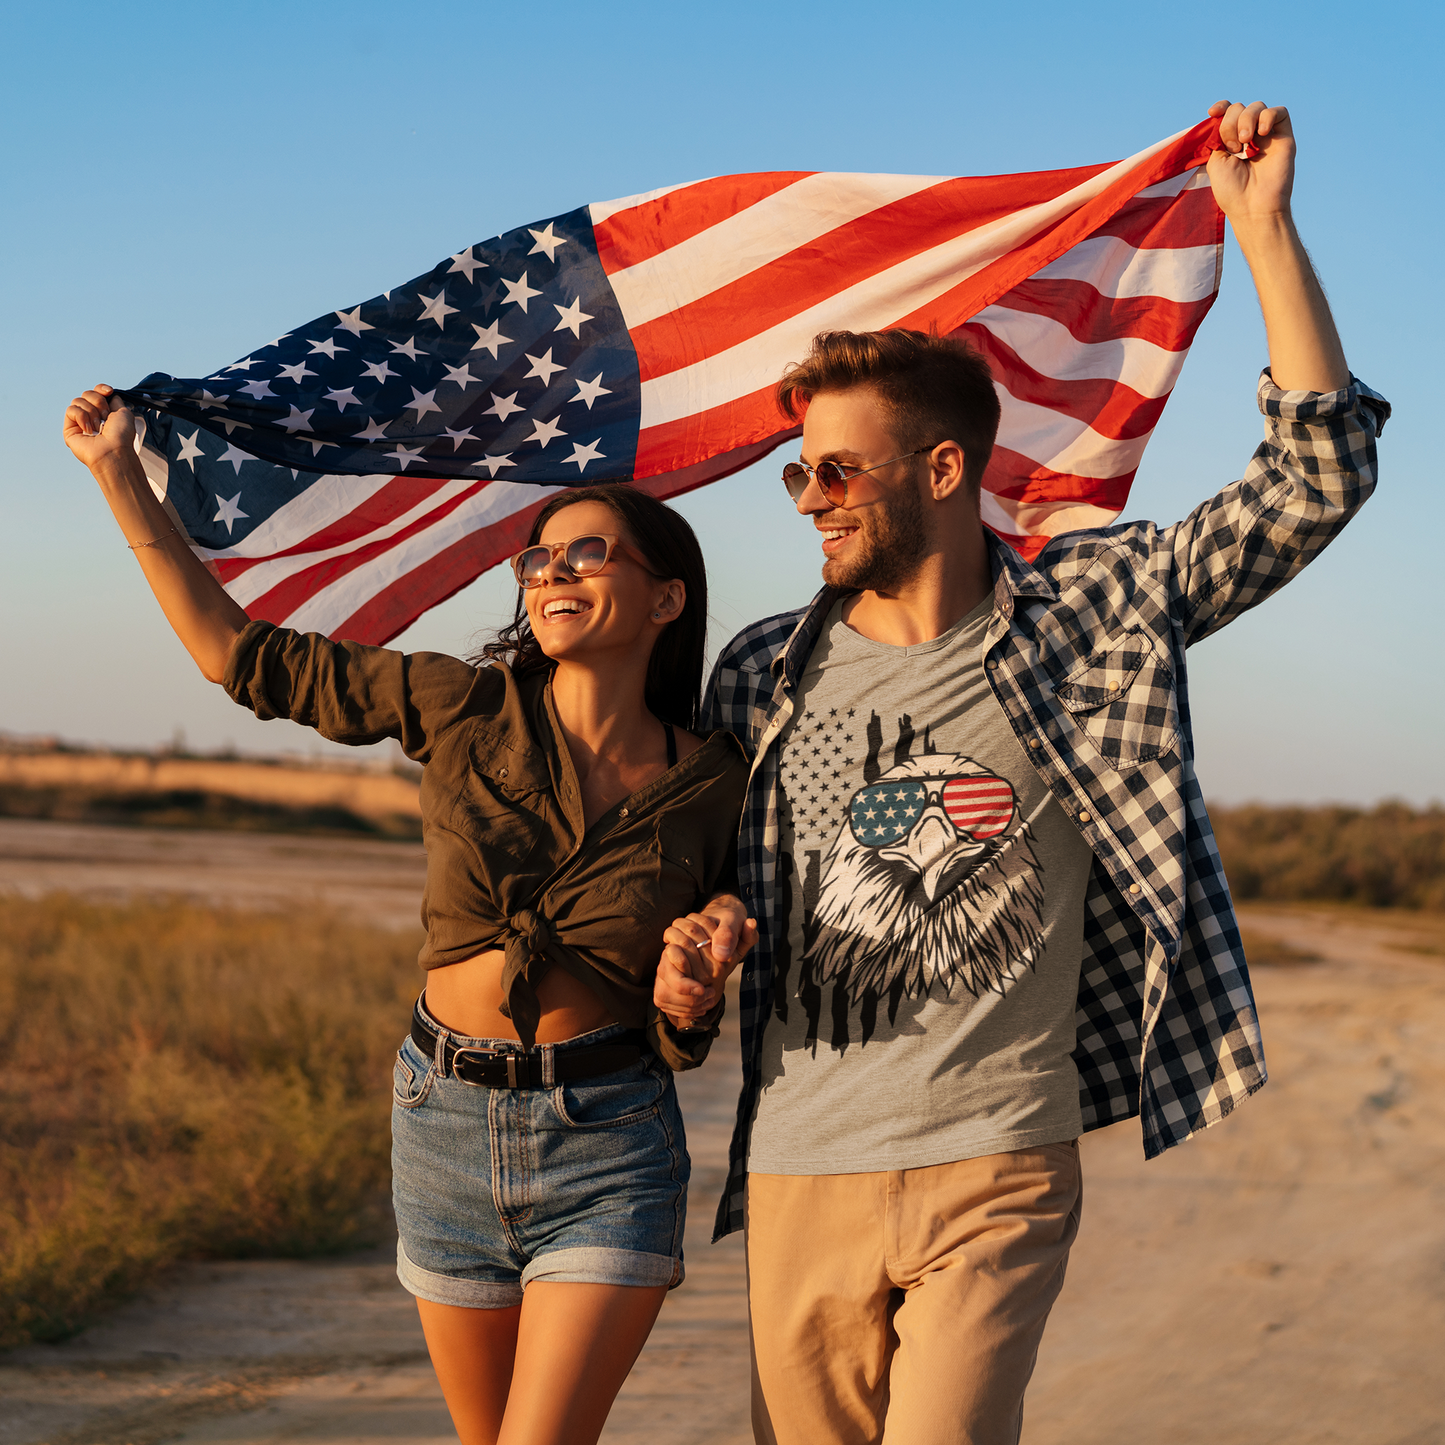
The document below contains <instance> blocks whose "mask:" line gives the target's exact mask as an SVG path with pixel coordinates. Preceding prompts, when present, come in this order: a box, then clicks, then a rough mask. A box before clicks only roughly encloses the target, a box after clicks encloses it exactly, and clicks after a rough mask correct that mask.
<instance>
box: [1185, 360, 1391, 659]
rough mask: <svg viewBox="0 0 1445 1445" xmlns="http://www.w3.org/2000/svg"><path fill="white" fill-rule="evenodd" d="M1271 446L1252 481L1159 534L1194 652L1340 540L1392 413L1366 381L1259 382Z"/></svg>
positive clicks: (1262, 449) (1363, 493)
mask: <svg viewBox="0 0 1445 1445" xmlns="http://www.w3.org/2000/svg"><path fill="white" fill-rule="evenodd" d="M1259 409H1260V411H1261V412H1262V413H1263V414H1264V418H1265V427H1264V433H1265V434H1264V440H1263V442H1261V443H1260V445H1259V447H1258V449H1257V450H1256V451H1255V454H1254V456H1253V458H1252V459H1251V460H1250V464H1249V467H1248V468H1247V469H1246V471H1245V474H1244V476H1243V477H1242V478H1241V479H1240V480H1239V481H1237V482H1235V483H1234V484H1233V485H1231V486H1228V487H1226V488H1225V489H1224V490H1223V491H1221V492H1220V493H1218V495H1216V496H1214V497H1211V498H1210V499H1209V501H1207V502H1205V503H1204V504H1203V505H1202V506H1199V507H1196V508H1195V509H1194V511H1193V512H1191V513H1190V514H1189V516H1187V517H1186V518H1185V519H1184V520H1183V521H1182V522H1179V523H1177V524H1176V525H1175V526H1173V527H1169V528H1166V529H1165V530H1164V531H1162V532H1161V533H1160V534H1159V542H1160V544H1161V545H1160V553H1161V555H1162V556H1164V557H1166V558H1168V560H1169V565H1170V571H1171V573H1172V578H1171V591H1172V592H1173V595H1174V607H1175V611H1176V615H1177V616H1178V618H1179V621H1180V623H1181V625H1182V629H1183V634H1184V638H1185V641H1186V642H1190V643H1192V642H1197V641H1199V639H1200V638H1202V637H1207V636H1208V635H1209V634H1210V633H1212V632H1216V631H1218V629H1219V628H1221V627H1223V626H1224V625H1225V624H1226V623H1229V622H1232V621H1233V620H1234V619H1235V618H1236V617H1238V616H1239V615H1240V614H1241V613H1243V612H1247V611H1248V610H1249V609H1250V608H1251V607H1254V606H1256V605H1257V604H1258V603H1260V602H1262V601H1263V600H1264V599H1265V598H1266V597H1268V596H1269V595H1270V594H1271V593H1272V592H1274V591H1276V590H1277V589H1278V588H1280V587H1282V586H1283V585H1284V584H1285V583H1286V582H1288V581H1289V580H1290V578H1292V577H1294V576H1295V575H1296V574H1297V573H1298V572H1299V571H1300V570H1301V569H1302V568H1303V567H1305V566H1306V565H1307V564H1308V563H1309V562H1311V561H1313V560H1314V558H1315V557H1317V556H1318V555H1319V554H1320V552H1322V551H1323V550H1324V548H1325V547H1326V546H1328V545H1329V543H1330V542H1331V541H1333V540H1334V538H1335V537H1337V536H1338V535H1339V533H1340V531H1341V529H1342V528H1343V527H1344V526H1345V524H1346V523H1347V522H1348V521H1349V520H1350V518H1351V517H1353V516H1354V515H1355V513H1356V512H1357V511H1358V510H1359V509H1360V507H1361V506H1362V505H1363V504H1364V503H1365V501H1366V500H1367V499H1368V498H1369V496H1370V494H1371V492H1373V491H1374V488H1375V476H1376V456H1375V439H1376V437H1378V436H1379V434H1380V431H1381V430H1382V428H1383V427H1384V425H1385V421H1386V419H1387V418H1388V417H1389V415H1390V404H1389V402H1387V401H1386V400H1385V398H1384V397H1382V396H1381V395H1380V394H1379V393H1378V392H1376V391H1372V390H1371V389H1370V388H1369V387H1368V386H1366V385H1365V384H1364V383H1363V382H1362V381H1360V380H1358V379H1357V378H1355V377H1351V378H1350V384H1349V385H1348V386H1346V387H1342V388H1341V389H1340V390H1339V391H1329V392H1313V391H1284V390H1282V389H1281V388H1280V387H1278V386H1276V385H1275V384H1274V379H1273V377H1272V376H1271V375H1270V373H1269V371H1268V370H1267V369H1266V370H1265V371H1264V373H1263V374H1262V375H1261V376H1260V380H1259Z"/></svg>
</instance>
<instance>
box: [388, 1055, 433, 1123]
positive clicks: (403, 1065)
mask: <svg viewBox="0 0 1445 1445" xmlns="http://www.w3.org/2000/svg"><path fill="white" fill-rule="evenodd" d="M435 1078H436V1068H435V1066H434V1065H432V1064H428V1065H427V1066H426V1067H425V1068H424V1069H417V1068H414V1067H413V1066H412V1065H411V1064H410V1063H409V1062H408V1061H407V1057H406V1048H405V1045H403V1046H402V1047H401V1048H399V1049H398V1050H397V1051H396V1067H395V1068H394V1069H393V1070H392V1071H391V1097H392V1098H393V1099H394V1100H395V1102H396V1105H397V1107H398V1108H401V1109H419V1108H420V1107H421V1106H422V1105H423V1104H425V1103H426V1096H427V1095H428V1094H430V1093H431V1086H432V1082H433V1080H434V1079H435Z"/></svg>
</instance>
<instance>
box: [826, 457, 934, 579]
mask: <svg viewBox="0 0 1445 1445" xmlns="http://www.w3.org/2000/svg"><path fill="white" fill-rule="evenodd" d="M843 516H844V517H845V518H846V519H847V520H848V521H849V522H852V523H855V524H856V525H857V527H858V530H857V531H856V532H855V533H854V534H853V539H852V550H853V556H852V557H851V558H850V559H849V560H848V561H846V562H845V561H843V560H842V559H841V558H835V557H829V558H828V559H827V560H826V561H825V562H824V563H823V581H824V582H826V583H827V584H828V585H829V586H830V587H838V588H842V589H844V590H852V591H859V592H897V591H898V590H899V588H900V587H902V586H903V585H904V584H905V583H907V582H908V581H909V580H910V579H911V578H912V577H913V575H914V573H915V572H916V571H917V570H918V565H919V562H920V561H921V560H922V558H923V556H924V553H925V552H926V551H927V546H928V535H927V532H926V531H925V529H924V525H923V503H922V501H921V500H920V499H919V496H918V489H917V488H916V487H915V486H913V485H911V484H909V485H905V486H903V487H900V488H899V490H898V491H896V492H894V493H893V494H892V495H891V496H890V497H889V498H888V501H887V503H886V504H885V505H883V506H879V507H872V508H870V509H869V510H868V511H866V512H857V513H854V512H844V513H843Z"/></svg>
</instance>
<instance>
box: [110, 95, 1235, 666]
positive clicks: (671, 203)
mask: <svg viewBox="0 0 1445 1445" xmlns="http://www.w3.org/2000/svg"><path fill="white" fill-rule="evenodd" d="M1217 133H1218V123H1217V122H1216V121H1206V122H1204V123H1202V124H1200V125H1198V126H1195V127H1193V128H1192V129H1191V130H1188V131H1184V132H1181V133H1180V134H1178V135H1176V136H1172V137H1170V138H1169V139H1167V140H1164V141H1161V142H1159V143H1158V144H1157V145H1153V146H1150V147H1149V148H1148V149H1147V150H1144V151H1140V152H1139V153H1138V154H1137V155H1135V156H1131V157H1130V158H1129V159H1127V160H1123V161H1119V162H1117V163H1114V164H1106V165H1095V166H1084V167H1080V168H1077V169H1072V170H1062V171H1041V172H1033V173H1029V174H1023V175H1006V176H984V177H952V178H951V177H938V176H893V175H851V174H843V173H833V172H807V171H773V172H767V173H763V174H756V175H735V176H723V177H719V178H715V179H712V180H705V181H698V182H695V183H692V184H687V185H679V186H671V187H667V188H665V189H663V190H660V191H654V192H651V193H649V194H647V195H642V196H630V197H627V198H626V199H624V200H619V201H609V202H605V203H599V204H593V205H590V206H583V207H581V208H580V209H578V210H575V211H570V212H567V213H566V214H564V215H559V216H553V217H551V218H550V219H548V220H545V221H542V222H539V223H537V224H536V225H532V226H524V227H520V228H519V229H517V230H514V231H508V232H507V233H505V234H504V235H501V236H498V237H496V238H494V239H493V240H490V241H486V242H482V243H480V244H478V245H473V246H468V247H465V248H463V249H462V250H460V251H458V252H457V253H456V254H455V255H452V256H448V257H447V258H446V259H445V260H443V261H441V262H440V263H439V264H438V265H436V266H435V267H433V268H432V270H430V271H428V272H427V273H426V274H425V275H424V276H420V277H418V278H417V279H416V280H414V281H411V282H408V283H407V284H406V285H405V286H399V287H396V288H395V289H393V290H391V291H386V292H383V293H382V294H381V295H380V296H376V297H373V298H372V299H371V300H369V301H362V302H360V303H359V304H355V305H352V306H349V307H345V308H342V309H340V310H337V311H330V312H327V313H326V314H325V315H324V316H320V317H318V318H317V319H316V320H314V321H312V322H309V323H308V324H307V325H305V326H301V327H298V328H297V329H296V330H294V331H291V332H288V333H287V334H286V335H284V336H279V337H277V338H276V339H275V340H273V341H270V342H267V343H266V344H265V345H264V346H260V347H257V348H256V349H255V350H254V351H253V352H251V353H250V354H249V355H247V356H245V357H243V358H242V359H241V360H239V361H237V362H235V363H233V364H232V365H230V366H227V367H223V368H222V369H221V370H220V371H217V372H215V373H214V374H213V375H211V376H208V377H203V378H199V379H196V380H176V379H174V378H172V377H169V376H166V375H164V374H163V373H154V374H152V375H151V376H148V377H146V378H145V380H144V381H142V382H141V383H140V384H139V385H138V386H137V387H134V388H132V389H131V390H129V391H127V392H124V393H122V395H123V396H125V397H126V399H127V400H129V401H130V402H132V403H133V404H135V405H136V406H138V407H139V408H140V421H141V432H142V437H141V443H140V446H141V458H142V461H143V462H144V464H145V466H146V470H147V474H148V475H149V477H150V479H151V483H152V485H153V487H154V488H155V489H156V491H157V493H158V494H159V495H161V496H162V497H163V498H164V499H165V500H166V501H167V503H168V505H169V507H170V509H171V510H172V512H173V514H174V516H175V517H176V519H177V521H178V523H179V524H180V526H181V527H182V528H183V530H184V531H185V532H187V533H188V534H189V536H190V538H191V540H192V543H193V544H194V545H195V546H196V548H197V549H198V550H199V552H200V553H201V555H202V556H204V557H205V558H207V559H208V560H209V561H210V562H212V563H213V564H214V566H215V569H216V571H217V573H218V575H219V576H220V578H221V580H222V582H223V583H224V584H225V586H226V589H227V591H228V592H229V593H230V594H231V596H233V597H234V598H235V599H236V601H237V602H239V603H240V604H241V606H242V607H244V608H245V609H246V611H247V612H248V613H249V614H250V615H251V616H252V617H253V618H264V619H267V620H269V621H273V622H278V623H284V624H286V625H287V626H291V627H297V628H301V629H304V630H308V631H317V632H322V633H325V634H328V635H329V636H332V637H336V638H340V637H346V638H352V639H355V640H357V641H361V642H372V643H381V642H386V641H388V640H389V639H390V638H392V637H395V636H396V634H397V633H399V632H401V631H402V630H403V629H404V628H406V627H407V626H408V625H409V624H410V623H411V622H413V621H414V620H415V619H416V618H417V617H419V616H420V615H421V614H422V613H423V612H425V611H426V610H427V609H428V608H430V607H434V606H435V605H436V604H437V603H439V602H442V601H444V600H445V599H446V598H447V597H449V596H451V595H452V594H453V593H454V592H456V591H458V590H459V589H460V588H462V587H465V586H466V585H467V583H469V582H470V581H472V580H473V579H474V578H475V577H477V576H479V575H480V574H481V573H482V572H484V571H486V570H487V568H489V567H492V566H494V565H495V564H496V563H498V562H500V561H502V560H503V559H505V558H506V557H507V556H509V555H510V554H511V553H512V552H514V551H515V550H517V549H518V548H519V547H520V546H522V545H523V544H524V543H525V539H526V533H527V530H528V528H529V527H530V525H531V522H532V519H533V517H534V516H535V515H536V510H537V509H538V508H539V507H540V506H542V505H543V503H544V501H545V498H546V497H547V496H549V495H550V494H551V492H552V491H553V490H554V489H555V488H557V487H562V486H568V485H572V486H576V485H580V484H590V483H593V482H600V481H618V480H631V481H632V482H633V483H634V484H635V485H637V486H640V487H643V488H645V489H646V490H647V491H649V492H651V493H652V494H653V495H654V496H658V497H672V496H677V495H679V494H680V493H683V492H686V491H689V490H691V489H692V488H694V487H700V486H703V485H705V484H706V483H708V482H712V481H716V480H717V479H719V478H720V477H724V476H727V475H728V474H729V473H731V472H734V471H736V470H738V469H739V468H740V467H744V466H746V465H748V464H749V463H750V462H753V461H756V460H757V459H758V458H760V457H762V456H764V455H766V454H767V453H768V452H770V451H772V450H773V449H774V448H776V447H778V446H780V445H782V444H783V443H785V442H787V441H789V440H790V439H793V438H796V437H797V435H798V433H799V430H800V429H799V428H798V427H796V426H793V425H791V424H790V423H788V422H786V420H785V419H784V418H783V417H782V416H781V415H780V414H779V412H778V410H777V407H776V405H775V403H774V401H773V387H774V385H775V384H776V382H777V381H778V379H779V377H780V376H781V374H782V372H783V369H784V368H785V367H786V366H787V365H788V363H789V362H792V361H795V360H798V359H799V358H801V357H802V356H803V355H804V354H805V353H806V352H807V350H808V347H809V344H810V342H811V340H812V338H813V336H814V335H815V334H816V333H818V332H820V331H825V330H833V329H846V330H852V331H871V330H881V329H883V328H886V327H890V326H904V327H914V328H919V329H924V330H927V329H929V328H936V329H937V330H938V331H940V332H943V333H953V332H957V333H959V334H961V335H963V336H965V337H967V338H968V339H969V340H970V341H972V342H973V343H974V344H975V345H976V346H978V347H979V348H980V349H981V350H982V351H983V353H984V355H985V356H987V358H988V360H989V362H990V363H991V365H992V366H993V369H994V375H995V377H996V379H997V385H998V389H999V395H1000V399H1001V401H1002V405H1003V421H1002V426H1001V429H1000V432H999V439H998V447H997V450H996V451H995V452H994V456H993V461H992V463H991V465H990V467H989V470H988V473H987V475H986V477H985V479H984V488H985V492H984V499H983V505H984V520H985V521H986V522H987V523H988V524H989V525H990V526H991V527H993V529H994V530H995V531H997V532H998V533H999V534H1000V535H1002V536H1004V537H1006V538H1007V539H1008V540H1009V541H1011V542H1012V543H1013V544H1014V545H1015V546H1017V547H1018V548H1019V549H1020V550H1021V551H1023V552H1024V553H1025V555H1030V556H1031V555H1033V554H1034V553H1035V552H1036V551H1037V550H1038V549H1039V548H1040V547H1042V546H1043V545H1044V543H1045V542H1046V541H1047V539H1048V537H1049V536H1050V535H1052V534H1054V533H1056V532H1062V531H1069V530H1072V529H1076V528H1079V527H1092V526H1100V525H1105V524H1107V523H1109V522H1111V521H1113V520H1114V518H1115V517H1117V516H1118V514H1119V511H1120V509H1121V508H1122V507H1123V506H1124V503H1125V501H1126V499H1127V497H1128V492H1129V484H1130V482H1131V481H1132V480H1133V477H1134V473H1135V470H1136V468H1137V467H1138V465H1139V458H1140V455H1141V454H1142V452H1143V449H1144V445H1145V443H1146V442H1147V441H1148V439H1149V435H1150V433H1151V431H1152V430H1153V427H1154V425H1155V423H1156V421H1157V420H1158V418H1159V414H1160V411H1161V410H1162V408H1163V406H1164V402H1165V401H1166V400H1167V398H1168V396H1169V392H1170V390H1171V388H1172V387H1173V385H1174V381H1175V378H1176V377H1177V376H1178V374H1179V368H1180V366H1181V365H1182V364H1183V361H1184V357H1185V355H1186V353H1187V351H1188V348H1189V345H1190V342H1191V341H1192V340H1193V337H1194V332H1195V330H1196V328H1197V327H1198V326H1199V323H1200V322H1201V321H1202V320H1203V318H1204V315H1205V313H1206V312H1207V311H1208V309H1209V307H1210V305H1211V304H1212V303H1213V300H1214V297H1215V294H1216V292H1217V289H1218V284H1219V268H1220V257H1221V247H1222V241H1223V225H1224V222H1223V216H1222V215H1221V213H1220V211H1219V209H1218V207H1217V206H1216V205H1215V204H1214V198H1213V195H1212V193H1211V191H1210V190H1209V185H1208V179H1207V176H1206V174H1205V172H1204V170H1203V169H1202V165H1203V162H1204V161H1205V160H1207V159H1208V156H1209V154H1210V151H1211V150H1212V149H1213V148H1214V145H1215V143H1216V137H1217ZM779 490H780V492H781V488H780V489H779Z"/></svg>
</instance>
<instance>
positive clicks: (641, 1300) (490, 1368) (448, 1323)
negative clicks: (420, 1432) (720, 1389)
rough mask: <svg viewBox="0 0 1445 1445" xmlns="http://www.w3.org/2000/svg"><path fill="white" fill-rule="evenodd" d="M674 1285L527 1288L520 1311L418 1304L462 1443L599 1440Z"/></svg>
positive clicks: (588, 1444)
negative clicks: (613, 1406)
mask: <svg viewBox="0 0 1445 1445" xmlns="http://www.w3.org/2000/svg"><path fill="white" fill-rule="evenodd" d="M666 1297H667V1288H666V1286H659V1287H657V1288H656V1289H641V1288H637V1287H634V1286H630V1285H613V1284H546V1283H542V1282H540V1281H539V1282H537V1283H535V1284H530V1285H528V1286H527V1292H526V1294H525V1296H524V1297H523V1301H522V1303H521V1305H520V1306H517V1307H514V1308H512V1309H500V1310H479V1309H464V1308H461V1307H459V1306H456V1305H438V1304H432V1303H431V1302H430V1301H429V1300H420V1299H419V1300H418V1301H417V1309H418V1310H419V1311H420V1313H421V1323H422V1329H423V1331H424V1332H425V1334H426V1342H427V1348H428V1349H429V1350H430V1351H431V1358H432V1365H433V1367H434V1368H435V1370H436V1373H437V1379H438V1380H439V1381H440V1382H441V1387H442V1394H443V1395H445V1396H446V1402H447V1408H448V1409H449V1410H450V1411H451V1416H452V1423H453V1424H454V1425H455V1426H456V1429H457V1434H458V1435H459V1436H460V1437H461V1441H462V1445H592V1442H595V1441H596V1440H597V1438H598V1436H599V1435H601V1433H602V1426H603V1425H604V1424H605V1423H606V1421H607V1414H608V1411H610V1410H611V1409H612V1402H613V1401H614V1400H615V1399H616V1398H617V1392H618V1390H620V1389H621V1388H622V1382H623V1381H624V1380H625V1379H626V1378H627V1372H628V1371H629V1370H630V1369H631V1368H632V1366H633V1364H634V1363H635V1362H636V1360H637V1356H638V1354H639V1353H640V1352H641V1350H642V1346H643V1345H644V1344H645V1343H646V1341H647V1336H648V1335H649V1334H650V1333H651V1331H652V1326H653V1323H654V1321H655V1320H656V1319H657V1312H658V1311H659V1310H660V1309H661V1308H662V1302H663V1300H664V1299H665V1298H666Z"/></svg>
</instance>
